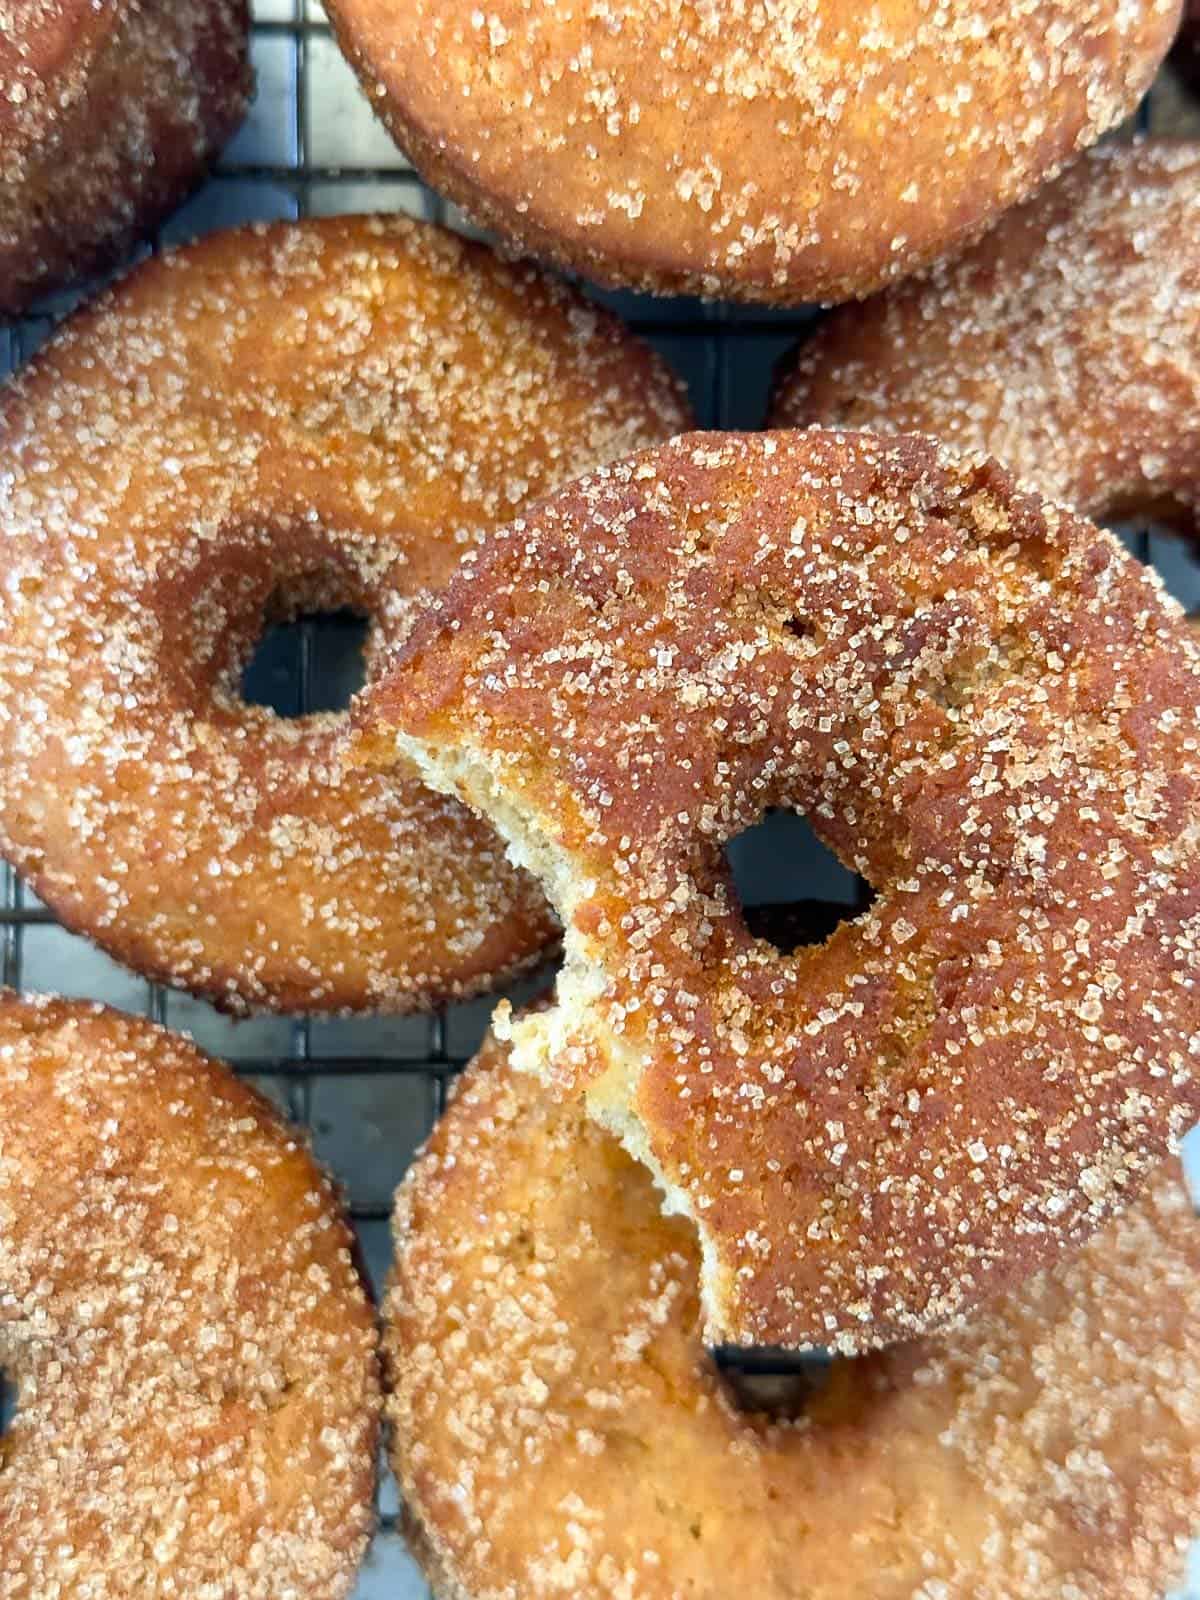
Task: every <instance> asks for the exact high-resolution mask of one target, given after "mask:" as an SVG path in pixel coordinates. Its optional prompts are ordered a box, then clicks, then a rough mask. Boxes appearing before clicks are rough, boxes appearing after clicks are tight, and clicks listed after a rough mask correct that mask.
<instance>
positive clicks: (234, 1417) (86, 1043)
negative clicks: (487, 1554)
mask: <svg viewBox="0 0 1200 1600" xmlns="http://www.w3.org/2000/svg"><path fill="white" fill-rule="evenodd" d="M352 1242H353V1241H352V1235H351V1233H350V1229H349V1226H348V1224H347V1222H346V1221H345V1218H344V1216H343V1214H342V1210H341V1207H340V1205H339V1203H338V1200H337V1197H336V1195H335V1193H334V1191H333V1189H332V1186H331V1184H330V1183H329V1181H328V1179H327V1178H326V1177H325V1175H324V1174H323V1173H322V1172H321V1171H320V1170H319V1168H318V1167H317V1166H316V1165H315V1163H314V1162H313V1160H312V1158H311V1157H310V1155H309V1154H308V1152H307V1150H305V1149H304V1148H303V1146H302V1145H301V1144H299V1143H298V1142H297V1138H296V1136H294V1135H293V1134H292V1133H291V1132H290V1131H289V1130H288V1129H287V1128H286V1127H285V1126H284V1125H283V1123H282V1122H281V1120H280V1119H279V1117H278V1116H277V1115H276V1113H275V1112H274V1111H273V1110H272V1109H271V1107H270V1106H269V1105H268V1104H267V1103H266V1102H265V1101H264V1100H263V1099H261V1098H260V1096H259V1095H257V1094H256V1093H254V1092H253V1091H252V1090H251V1089H249V1088H248V1087H246V1086H245V1085H244V1084H242V1083H239V1082H238V1080H237V1079H236V1078H235V1077H234V1076H233V1075H232V1073H230V1072H228V1071H226V1070H225V1069H224V1068H222V1067H221V1066H220V1065H218V1064H217V1063H216V1062H213V1061H210V1060H208V1059H206V1058H205V1057H203V1056H201V1055H200V1054H199V1053H198V1052H197V1051H196V1050H195V1049H194V1048H193V1047H192V1046H191V1045H190V1044H188V1043H187V1042H186V1041H185V1040H183V1039H180V1038H177V1037H175V1036H173V1035H171V1034H168V1033H167V1032H165V1031H164V1030H163V1029H161V1028H157V1027H154V1026H152V1025H151V1024H150V1023H148V1022H144V1021H140V1020H138V1019H135V1018H132V1017H126V1016H122V1015H121V1014H119V1013H118V1012H115V1011H110V1010H108V1009H106V1008H105V1007H103V1006H96V1005H89V1004H83V1003H72V1002H69V1001H50V1000H34V1001H26V1000H20V999H18V998H16V997H15V996H13V995H11V994H9V993H6V992H0V1371H3V1373H4V1375H5V1376H6V1377H7V1378H9V1379H11V1380H12V1382H13V1384H14V1387H15V1389H16V1397H17V1410H16V1416H15V1419H14V1420H13V1421H12V1423H11V1424H10V1425H9V1426H8V1427H7V1428H6V1429H5V1432H4V1435H3V1438H2V1439H0V1596H3V1597H4V1600H18V1597H20V1600H24V1597H26V1596H29V1597H32V1596H37V1600H54V1597H59V1596H61V1597H63V1600H66V1597H67V1596H83V1595H86V1596H88V1600H131V1597H132V1596H135V1595H136V1596H137V1597H138V1600H182V1597H184V1596H188V1597H197V1596H200V1595H222V1596H226V1595H228V1596H234V1595H236V1596H237V1597H238V1600H342V1597H344V1596H346V1595H348V1594H349V1593H350V1591H351V1589H352V1587H353V1583H354V1575H355V1571H356V1569H357V1566H358V1563H359V1561H360V1560H361V1558H362V1555H363V1554H364V1552H365V1549H366V1545H367V1539H368V1536H369V1533H370V1530H371V1526H372V1522H373V1519H374V1506H373V1491H374V1483H375V1450H376V1445H377V1440H378V1433H379V1426H378V1424H379V1378H378V1370H377V1355H378V1351H377V1338H376V1332H375V1321H374V1314H373V1311H372V1308H371V1306H370V1304H369V1302H368V1300H367V1296H366V1293H365V1290H364V1288H363V1285H362V1282H361V1280H360V1278H359V1275H358V1272H357V1270H356V1268H355V1266H354V1264H353V1261H352V1256H351V1251H352Z"/></svg>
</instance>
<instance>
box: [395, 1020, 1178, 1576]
mask: <svg viewBox="0 0 1200 1600" xmlns="http://www.w3.org/2000/svg"><path fill="white" fill-rule="evenodd" d="M395 1231H396V1247H397V1258H396V1270H395V1275H394V1280H393V1285H392V1288H391V1291H390V1293H389V1295H388V1299H387V1302H386V1308H385V1310H386V1318H387V1325H386V1329H385V1335H384V1345H385V1359H386V1362H387V1365H388V1368H389V1373H390V1378H391V1386H392V1393H391V1395H390V1397H389V1400H388V1413H389V1417H390V1420H391V1423H392V1428H393V1434H392V1454H393V1461H394V1465H395V1469H396V1473H397V1476H398V1477H399V1480H400V1483H401V1486H402V1491H403V1495H404V1499H405V1504H406V1506H407V1508H408V1512H409V1516H410V1518H411V1520H412V1522H413V1524H414V1527H415V1531H416V1534H417V1537H416V1540H415V1545H416V1548H417V1549H418V1551H419V1552H420V1555H421V1558H422V1560H423V1562H424V1564H425V1566H426V1569H427V1571H428V1573H429V1575H430V1577H431V1579H432V1582H433V1585H434V1589H435V1592H436V1594H437V1595H438V1597H439V1600H541V1597H543V1596H545V1597H547V1600H548V1597H550V1596H561V1595H570V1596H571V1597H572V1600H602V1597H603V1600H611V1597H612V1596H614V1595H619V1596H621V1600H681V1597H682V1596H687V1597H688V1600H728V1596H729V1594H730V1592H731V1581H732V1582H733V1586H734V1587H735V1588H736V1589H737V1590H739V1591H741V1590H744V1592H745V1593H746V1594H748V1595H755V1596H759V1597H761V1600H935V1597H936V1600H1068V1597H1069V1600H1162V1596H1163V1594H1164V1592H1165V1591H1166V1589H1167V1588H1168V1587H1169V1586H1171V1585H1172V1584H1173V1583H1174V1582H1177V1581H1178V1579H1179V1578H1180V1576H1181V1573H1182V1570H1183V1562H1184V1551H1183V1544H1184V1542H1185V1540H1186V1537H1187V1535H1188V1533H1189V1531H1191V1530H1192V1528H1193V1527H1194V1526H1195V1523H1196V1520H1197V1516H1198V1513H1197V1507H1198V1505H1200V1441H1198V1438H1197V1431H1196V1425H1195V1418H1196V1415H1197V1408H1198V1406H1200V1226H1198V1225H1197V1223H1196V1221H1195V1219H1194V1218H1193V1217H1192V1215H1191V1213H1190V1208H1189V1207H1188V1205H1187V1202H1186V1198H1185V1195H1184V1192H1183V1186H1182V1183H1181V1181H1180V1176H1179V1172H1178V1167H1177V1165H1176V1164H1174V1163H1172V1164H1171V1166H1170V1167H1169V1168H1168V1169H1166V1170H1159V1171H1158V1173H1157V1174H1156V1176H1155V1178H1154V1180H1153V1181H1152V1184H1151V1186H1150V1189H1149V1191H1148V1193H1147V1194H1146V1195H1145V1196H1144V1197H1143V1198H1142V1199H1141V1200H1139V1201H1138V1202H1137V1204H1136V1205H1135V1206H1133V1207H1131V1208H1130V1210H1128V1211H1127V1212H1125V1213H1124V1214H1123V1215H1122V1216H1121V1217H1120V1218H1119V1219H1117V1220H1116V1221H1113V1222H1110V1223H1109V1224H1108V1225H1107V1226H1106V1228H1105V1229H1104V1231H1103V1232H1102V1233H1101V1234H1099V1235H1098V1236H1097V1237H1096V1239H1095V1240H1094V1241H1093V1242H1092V1243H1091V1244H1090V1245H1089V1246H1088V1248H1087V1249H1086V1250H1085V1251H1084V1252H1083V1254H1082V1255H1080V1256H1078V1257H1075V1258H1074V1259H1072V1260H1069V1261H1068V1262H1065V1263H1062V1264H1059V1265H1056V1266H1055V1267H1054V1268H1053V1269H1052V1270H1051V1271H1049V1272H1046V1273H1041V1274H1038V1275H1037V1276H1035V1277H1034V1278H1032V1279H1031V1280H1030V1281H1029V1282H1027V1283H1026V1284H1025V1285H1023V1286H1022V1287H1021V1288H1020V1289H1019V1290H1018V1291H1016V1292H1014V1293H1011V1294H1009V1295H1008V1296H1007V1297H1006V1298H1005V1299H1003V1300H1002V1301H1001V1302H1000V1303H998V1304H997V1305H996V1306H995V1307H994V1308H993V1309H991V1310H990V1311H989V1312H988V1313H986V1314H985V1315H983V1316H981V1317H979V1318H977V1319H976V1320H975V1321H974V1322H972V1323H971V1324H970V1326H969V1327H968V1328H967V1330H966V1331H964V1332H962V1333H959V1334H957V1335H956V1336H955V1337H954V1338H953V1339H952V1340H950V1341H948V1342H947V1343H946V1344H945V1345H940V1346H939V1345H937V1344H932V1343H928V1344H921V1345H910V1346H907V1347H897V1348H895V1349H893V1350H891V1351H888V1352H886V1353H885V1354H884V1355H882V1356H880V1357H867V1358H864V1359H862V1360H860V1361H858V1362H841V1363H838V1364H836V1365H835V1367H834V1369H833V1374H832V1381H831V1383H830V1385H829V1387H828V1389H827V1390H826V1391H825V1392H824V1393H823V1394H821V1395H820V1396H819V1397H818V1398H816V1399H814V1400H812V1401H810V1403H809V1406H808V1408H807V1411H806V1413H805V1414H804V1415H803V1417H802V1420H800V1421H799V1422H795V1423H792V1424H787V1423H783V1424H777V1425H774V1426H772V1425H771V1424H770V1423H769V1422H768V1420H767V1419H766V1418H765V1417H764V1416H762V1415H754V1414H748V1413H744V1412H741V1411H739V1410H738V1409H736V1408H735V1406H734V1404H733V1403H731V1398H730V1395H729V1392H728V1391H727V1390H726V1388H725V1387H724V1385H723V1384H722V1382H721V1381H720V1380H719V1378H718V1377H717V1374H716V1372H715V1370H714V1368H713V1365H712V1363H711V1361H710V1359H709V1357H708V1354H707V1352H706V1351H705V1349H704V1347H703V1344H702V1342H701V1328H700V1322H701V1318H700V1308H699V1303H698V1301H699V1297H698V1293H697V1275H698V1269H699V1257H698V1251H697V1248H696V1242H695V1238H694V1236H693V1235H692V1233H691V1230H690V1229H689V1228H688V1227H687V1226H686V1224H684V1223H683V1222H682V1221H681V1220H679V1219H676V1218H664V1217H663V1216H662V1215H661V1212H660V1210H659V1204H658V1199H657V1197H656V1195H655V1192H654V1189H653V1186H652V1184H651V1182H650V1180H649V1177H648V1175H647V1173H646V1172H645V1171H644V1169H642V1168H641V1167H640V1166H638V1165H637V1164H636V1163H635V1162H633V1161H632V1160H631V1159H630V1158H629V1157H628V1155H626V1154H625V1152H624V1151H623V1150H622V1149H621V1148H620V1146H619V1145H618V1144H617V1142H616V1141H615V1140H614V1139H612V1138H610V1137H609V1136H607V1135H606V1134H604V1133H603V1132H602V1131H601V1130H600V1129H598V1128H597V1127H596V1126H595V1125H594V1124H593V1123H591V1122H590V1121H589V1119H588V1118H587V1116H586V1114H585V1112H584V1110H583V1108H582V1106H581V1105H580V1104H579V1103H578V1101H566V1102H559V1103H557V1104H556V1103H554V1102H553V1100H552V1098H551V1096H550V1095H549V1094H548V1092H547V1091H546V1089H545V1088H544V1087H543V1086H542V1085H540V1084H538V1083H537V1081H536V1080H534V1079H531V1078H530V1077H529V1076H527V1075H525V1074H521V1073H514V1072H512V1071H511V1070H508V1069H507V1067H506V1064H505V1062H504V1058H503V1054H502V1052H500V1051H499V1050H497V1048H496V1047H495V1045H494V1044H490V1045H487V1046H485V1048H484V1050H483V1052H482V1053H481V1056H480V1058H479V1060H478V1062H477V1063H476V1065H475V1066H474V1067H473V1068H472V1069H471V1070H470V1071H469V1073H468V1074H467V1076H466V1078H465V1080H464V1082H463V1085H462V1087H461V1089H460V1091H459V1093H458V1095H457V1098H456V1099H455V1100H454V1102H453V1103H452V1105H451V1107H450V1110H449V1111H448V1113H447V1114H446V1116H445V1118H444V1119H443V1121H442V1123H441V1124H440V1125H439V1127H438V1128H437V1130H436V1131H435V1133H434V1135H433V1137H432V1139H431V1140H430V1143H429V1146H428V1148H427V1150H426V1151H425V1153H424V1154H423V1155H422V1156H421V1158H420V1159H419V1161H418V1163H417V1165H416V1167H415V1168H414V1169H413V1171H412V1172H411V1173H410V1175H409V1177H408V1178H407V1179H406V1181H405V1183H404V1186H403V1187H402V1189H401V1191H400V1193H399V1195H398V1197H397V1206H396V1217H395Z"/></svg>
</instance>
